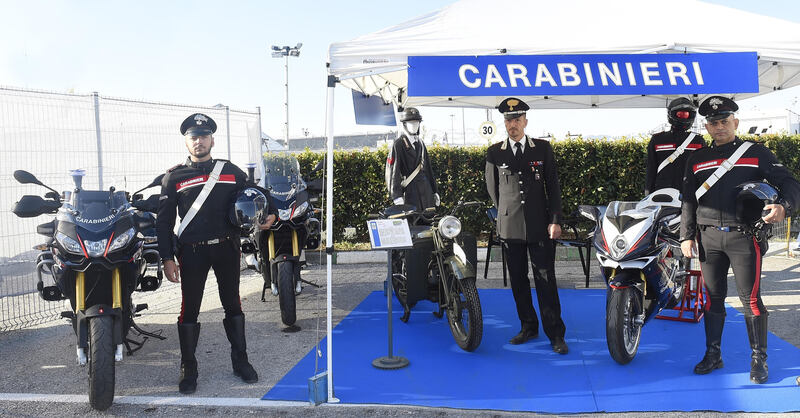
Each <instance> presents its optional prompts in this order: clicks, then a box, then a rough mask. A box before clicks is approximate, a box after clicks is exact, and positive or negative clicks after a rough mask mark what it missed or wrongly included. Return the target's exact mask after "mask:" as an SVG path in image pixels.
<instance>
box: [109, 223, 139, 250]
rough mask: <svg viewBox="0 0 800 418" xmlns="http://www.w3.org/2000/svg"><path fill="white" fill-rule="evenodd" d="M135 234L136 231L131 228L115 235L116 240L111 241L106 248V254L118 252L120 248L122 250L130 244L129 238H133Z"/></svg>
mask: <svg viewBox="0 0 800 418" xmlns="http://www.w3.org/2000/svg"><path fill="white" fill-rule="evenodd" d="M135 234H136V231H135V230H134V229H133V228H128V230H127V231H125V232H123V233H121V234H119V235H117V236H116V238H114V240H113V241H111V246H110V247H108V252H110V253H111V252H114V251H116V250H119V249H120V248H124V247H125V246H126V245H128V243H129V242H131V238H133V236H134V235H135Z"/></svg>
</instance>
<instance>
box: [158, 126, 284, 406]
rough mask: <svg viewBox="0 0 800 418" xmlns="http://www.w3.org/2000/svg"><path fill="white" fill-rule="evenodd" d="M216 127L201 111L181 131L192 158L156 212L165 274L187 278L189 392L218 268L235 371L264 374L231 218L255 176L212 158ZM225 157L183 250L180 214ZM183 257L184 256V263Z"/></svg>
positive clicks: (185, 372)
mask: <svg viewBox="0 0 800 418" xmlns="http://www.w3.org/2000/svg"><path fill="white" fill-rule="evenodd" d="M216 129H217V124H216V123H215V122H214V120H213V119H211V118H210V117H209V116H207V115H204V114H202V113H195V114H193V115H191V116H189V117H188V118H186V120H184V121H183V123H182V124H181V128H180V131H181V135H183V136H184V140H185V143H186V148H187V149H188V151H189V158H188V159H187V160H186V162H185V163H184V164H182V165H178V166H175V167H173V168H171V169H169V170H168V171H167V174H166V175H165V176H164V180H163V181H162V184H161V200H160V203H159V208H158V217H157V218H156V219H157V220H156V230H157V233H158V251H159V254H160V255H161V259H162V260H163V262H164V274H165V275H166V277H167V279H168V280H169V281H171V282H174V283H180V284H181V295H182V302H181V312H180V316H179V317H178V337H179V339H180V345H181V374H180V382H179V384H178V389H179V390H180V392H181V393H184V394H188V393H193V392H194V391H195V390H196V388H197V374H198V373H197V359H196V357H195V349H196V348H197V340H198V337H199V335H200V323H198V322H197V317H198V314H199V313H200V304H201V302H202V300H203V291H204V289H205V283H206V278H207V276H208V271H209V269H211V268H213V269H214V275H215V276H216V278H217V285H218V288H219V297H220V301H221V302H222V307H223V309H224V311H225V319H224V320H223V321H222V322H223V325H224V327H225V333H226V335H227V337H228V340H229V341H230V343H231V362H232V365H233V372H234V374H235V375H236V376H239V377H241V379H242V380H244V381H245V382H247V383H255V382H257V381H258V374H257V373H256V371H255V369H253V366H252V365H251V364H250V362H249V361H248V359H247V343H246V340H245V332H244V328H245V327H244V314H243V313H242V307H241V302H240V300H239V263H240V261H239V259H240V254H241V253H240V247H239V245H240V243H239V236H240V234H241V230H240V229H239V227H238V226H234V225H233V224H231V222H230V221H229V216H228V215H229V210H230V209H231V207H232V205H233V203H234V200H235V198H236V195H237V193H238V192H239V191H240V190H241V189H243V188H244V187H245V182H246V178H247V176H246V175H245V173H244V172H242V170H240V169H239V168H238V167H236V165H234V164H233V163H231V162H229V161H226V160H217V159H213V158H211V154H210V153H211V148H212V147H213V146H214V136H213V133H214V132H215V131H216ZM218 162H223V163H224V165H223V166H222V170H221V172H219V173H218V177H217V181H216V184H214V185H213V187H212V188H211V191H210V194H209V195H208V196H207V198H206V199H205V200H204V201H203V202H202V205H201V206H200V208H199V210H197V212H196V214H195V216H194V217H193V218H192V219H191V221H190V222H189V223H188V224H186V225H185V227H184V229H183V230H182V232H181V233H179V238H177V248H175V247H174V245H173V242H175V237H176V235H175V234H174V233H173V229H174V227H175V215H176V214H178V215H180V217H181V219H182V220H183V219H184V217H186V216H187V212H189V211H190V208H191V207H192V206H193V203H195V200H196V199H197V198H198V195H200V194H201V190H203V189H204V187H205V184H206V182H208V181H209V180H210V179H211V178H213V177H214V176H215V174H214V172H213V171H214V169H215V167H216V165H217V163H218ZM274 220H275V216H274V214H270V215H269V216H268V217H267V219H266V222H265V223H264V224H262V225H259V227H260V228H261V229H267V228H269V226H270V225H271V224H272V222H274ZM175 257H177V258H178V265H176V263H175ZM179 266H180V267H179ZM179 268H180V273H179V271H178V270H179ZM181 277H182V278H183V280H181Z"/></svg>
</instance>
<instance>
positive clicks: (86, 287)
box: [12, 170, 165, 410]
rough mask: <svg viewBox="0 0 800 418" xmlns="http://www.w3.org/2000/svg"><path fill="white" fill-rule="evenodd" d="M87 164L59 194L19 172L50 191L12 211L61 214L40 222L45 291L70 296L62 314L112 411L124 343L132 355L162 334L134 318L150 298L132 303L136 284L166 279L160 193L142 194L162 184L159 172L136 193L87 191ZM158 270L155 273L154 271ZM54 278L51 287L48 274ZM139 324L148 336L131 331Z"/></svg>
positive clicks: (148, 287)
mask: <svg viewBox="0 0 800 418" xmlns="http://www.w3.org/2000/svg"><path fill="white" fill-rule="evenodd" d="M84 174H85V172H84V171H83V170H74V171H73V172H72V177H73V183H74V188H73V189H72V190H71V191H65V192H63V193H61V194H60V193H58V192H57V191H56V190H55V189H53V188H51V187H49V186H47V185H45V184H43V183H42V182H41V181H39V180H38V179H37V178H36V177H35V176H34V175H33V174H31V173H28V172H27V171H23V170H17V171H15V172H14V178H15V179H16V180H17V181H18V182H20V183H23V184H37V185H40V186H43V187H45V188H47V189H48V190H50V191H49V192H47V194H46V195H45V199H43V198H42V197H40V196H36V195H26V196H22V198H21V199H20V200H19V201H18V202H17V203H15V204H14V207H13V209H12V212H13V213H14V214H15V215H17V216H19V217H23V218H28V217H35V216H39V215H43V214H55V215H56V216H55V219H53V220H51V221H50V222H46V223H44V224H41V225H39V226H38V227H37V229H36V230H37V232H38V233H39V234H41V235H44V236H45V237H47V241H46V242H45V243H44V244H42V245H40V246H37V247H35V248H36V249H39V250H40V251H41V253H39V255H38V256H37V259H36V272H37V276H38V282H37V286H36V287H37V290H38V292H39V295H40V296H41V297H42V298H43V299H44V300H48V301H61V300H64V299H69V302H70V306H71V307H72V310H71V311H66V312H62V314H61V316H62V317H64V318H67V319H69V320H70V322H71V323H72V327H73V330H74V332H75V336H76V337H77V349H76V354H77V362H78V364H79V365H81V366H87V367H86V368H87V371H88V378H89V403H90V404H91V406H92V407H93V408H95V409H97V410H105V409H107V408H108V407H109V406H111V403H112V401H113V399H114V385H115V364H114V363H115V362H118V361H121V360H122V358H123V346H125V347H126V348H127V354H128V355H132V354H133V353H134V352H135V351H136V350H138V349H139V348H141V347H142V345H143V344H144V342H145V341H146V340H147V338H148V337H154V338H158V339H162V340H163V339H164V338H165V337H163V336H161V335H160V332H159V333H151V332H147V331H144V330H142V329H141V328H139V327H138V326H137V325H136V323H135V322H134V317H136V316H139V315H138V312H140V311H142V310H144V309H147V304H138V305H134V304H133V298H132V294H133V292H134V291H153V290H156V289H158V287H159V286H160V285H161V277H162V272H161V270H160V258H159V255H158V249H157V242H156V234H155V216H154V215H153V213H155V212H156V211H157V209H158V195H153V196H150V197H149V198H147V199H142V195H141V194H139V192H141V191H142V190H145V189H147V188H149V187H153V186H156V185H159V184H160V183H161V178H160V177H159V178H156V180H154V181H153V182H152V183H151V184H150V185H148V186H147V187H145V188H143V189H142V190H139V192H136V193H134V194H133V195H132V196H131V195H129V194H128V193H127V192H125V191H121V190H117V189H115V188H114V187H113V186H112V187H109V188H108V189H107V190H86V189H84V188H83V187H82V186H81V184H82V178H83V176H84ZM153 269H155V270H156V275H155V276H153V275H152V274H150V275H148V272H152V270H153ZM48 275H49V276H50V277H51V278H52V280H50V279H48V282H49V281H52V282H53V283H52V284H50V283H48V285H47V286H45V283H44V278H45V276H48ZM131 328H133V329H134V330H135V331H136V333H137V334H138V335H143V336H144V339H143V340H142V341H136V340H133V339H132V338H130V337H129V336H128V334H129V331H130V330H131Z"/></svg>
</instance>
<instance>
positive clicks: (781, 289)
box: [0, 255, 800, 417]
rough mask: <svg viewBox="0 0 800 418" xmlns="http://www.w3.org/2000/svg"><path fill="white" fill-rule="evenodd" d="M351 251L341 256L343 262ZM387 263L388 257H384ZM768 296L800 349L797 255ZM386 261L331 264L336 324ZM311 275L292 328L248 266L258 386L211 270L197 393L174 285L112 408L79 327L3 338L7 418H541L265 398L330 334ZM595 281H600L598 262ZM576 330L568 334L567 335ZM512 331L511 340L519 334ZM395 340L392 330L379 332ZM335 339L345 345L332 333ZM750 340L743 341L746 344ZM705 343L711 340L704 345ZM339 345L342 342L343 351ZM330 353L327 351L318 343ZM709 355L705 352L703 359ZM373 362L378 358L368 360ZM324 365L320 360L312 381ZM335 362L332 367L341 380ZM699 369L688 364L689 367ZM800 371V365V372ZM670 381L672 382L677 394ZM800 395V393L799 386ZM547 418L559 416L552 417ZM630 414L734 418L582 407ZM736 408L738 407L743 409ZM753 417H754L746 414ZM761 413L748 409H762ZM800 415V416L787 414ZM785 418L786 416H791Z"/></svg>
mask: <svg viewBox="0 0 800 418" xmlns="http://www.w3.org/2000/svg"><path fill="white" fill-rule="evenodd" d="M342 259H343V257H339V260H342ZM378 259H380V258H378ZM479 267H480V268H479V275H478V277H479V278H478V287H479V288H500V287H503V280H502V273H501V269H500V263H499V262H492V263H491V267H490V270H489V276H488V278H487V279H484V278H483V263H482V262H481V263H480V266H479ZM556 272H557V275H558V281H559V287H561V288H582V287H583V286H584V276H583V273H582V271H581V268H580V263H579V262H577V261H558V262H557V267H556ZM763 274H764V279H763V287H762V295H763V297H764V301H765V303H766V305H767V307H768V308H769V310H770V324H769V327H770V331H771V332H773V333H774V334H776V335H777V336H778V337H780V338H782V339H784V340H786V341H788V342H789V343H791V344H792V345H794V346H796V347H798V348H800V332H798V329H797V324H800V267H799V266H798V262H797V260H795V259H792V258H787V257H785V256H782V255H773V256H769V257H766V258H765V260H764V268H763ZM385 276H386V265H385V263H358V264H337V265H334V266H333V279H332V282H333V285H332V288H331V293H332V317H333V323H334V326H335V325H336V324H337V323H338V322H339V321H340V320H341V319H342V318H344V317H345V316H346V315H347V314H348V313H349V312H350V311H351V310H352V309H353V308H355V307H356V306H357V305H358V304H359V303H360V302H361V301H362V300H363V299H364V298H365V297H366V296H367V295H368V294H369V293H370V292H373V291H376V290H381V289H382V288H383V280H384V278H385ZM303 278H304V279H305V280H308V281H309V282H311V283H314V284H316V285H319V286H320V287H319V288H316V287H314V286H311V285H305V287H304V288H303V292H302V293H301V294H300V295H299V296H298V297H297V303H298V306H297V314H298V321H297V324H298V325H299V326H300V328H301V330H300V331H298V332H284V326H283V325H282V324H281V321H280V311H279V307H278V301H277V298H276V297H273V296H271V294H270V293H269V292H267V295H266V301H264V302H262V301H261V290H262V283H263V281H262V279H261V277H260V275H258V274H257V273H255V272H252V271H247V270H246V271H244V272H243V273H242V284H241V295H242V298H241V299H242V307H243V310H244V312H245V315H246V333H247V343H248V354H249V357H250V361H251V363H252V364H253V365H254V366H255V368H256V370H257V371H258V373H259V381H258V383H255V384H245V383H243V382H242V381H241V380H240V379H239V378H237V377H235V376H234V375H233V373H232V371H231V365H230V356H229V352H230V351H229V350H230V345H229V343H228V341H227V339H226V337H225V332H224V329H223V326H222V319H223V316H224V313H223V312H222V309H221V305H220V302H219V298H218V296H217V291H216V283H215V279H214V278H213V277H209V280H208V283H207V285H206V294H205V297H204V301H203V307H202V312H201V314H200V322H201V323H202V326H201V333H200V340H199V344H198V349H197V358H198V363H199V374H200V378H199V380H198V388H197V392H196V393H194V394H192V395H189V396H184V395H181V394H180V393H178V390H177V389H178V387H177V385H178V373H179V371H178V366H179V362H180V350H179V346H178V337H177V328H176V325H175V322H176V319H177V316H178V313H179V310H180V288H179V286H178V285H176V284H172V283H169V282H166V281H165V282H164V284H163V285H162V289H160V290H159V291H158V292H155V293H151V294H146V293H137V294H135V295H134V297H135V301H134V302H135V303H147V304H148V305H149V306H150V309H148V310H146V311H144V312H143V313H142V316H141V317H140V318H137V324H138V325H139V326H141V327H142V328H143V329H145V330H147V331H151V332H153V331H155V332H161V333H162V334H163V336H165V337H167V339H166V340H156V339H152V338H151V339H149V340H148V341H146V343H145V344H144V346H143V348H142V349H141V350H139V351H138V352H136V353H135V354H134V355H132V356H127V355H126V357H125V359H124V360H123V361H122V362H120V363H118V364H117V368H116V397H115V400H114V404H113V405H112V406H111V408H110V409H109V410H107V411H105V412H97V411H94V410H92V409H91V408H90V407H89V405H88V402H87V397H86V390H87V380H86V369H85V368H83V367H80V366H77V365H76V364H75V345H74V336H73V334H72V330H71V327H69V326H67V325H66V323H65V322H64V321H57V322H52V323H48V324H44V325H40V326H38V327H35V328H28V329H23V330H15V331H10V332H7V333H3V334H0V415H2V416H17V417H27V416H31V417H33V416H37V417H38V416H44V415H47V416H78V415H80V416H106V415H112V416H116V415H124V416H148V417H150V416H247V415H258V416H303V417H334V416H365V417H373V416H375V417H378V416H380V417H405V416H411V415H415V416H431V417H434V416H435V417H443V416H448V417H449V416H459V417H461V416H467V417H469V416H497V417H506V416H509V417H510V416H536V415H537V414H534V413H519V412H514V413H508V412H502V411H493V410H461V409H450V408H424V407H411V406H390V405H344V404H335V403H328V404H322V405H319V406H312V405H310V404H309V403H307V402H271V401H261V400H259V399H260V398H261V396H263V395H264V394H265V393H266V392H267V391H269V390H270V388H272V387H273V386H274V385H275V384H276V383H277V382H278V381H279V380H280V379H281V378H282V377H283V375H284V374H286V373H287V372H288V371H289V370H290V369H291V368H292V367H294V365H295V364H296V363H297V362H298V361H299V360H300V359H301V358H302V357H303V356H305V355H306V354H307V353H308V352H309V351H310V350H311V349H312V348H313V347H314V346H315V345H316V344H317V343H318V342H319V341H320V340H321V339H322V338H323V337H324V336H325V330H326V299H325V297H326V287H325V282H326V269H325V266H324V265H322V266H320V265H311V266H309V268H308V270H306V271H305V272H304V273H303ZM591 284H592V287H601V286H602V279H601V278H600V276H599V271H598V269H597V267H596V262H595V264H594V269H593V271H592V278H591ZM735 292H736V290H735V285H734V284H733V281H732V279H729V297H728V299H727V302H728V303H729V304H731V305H732V306H734V307H737V308H739V307H740V304H739V300H738V298H737V297H736V296H735ZM568 332H569V331H568ZM509 337H510V336H509ZM376 338H385V335H380V336H376ZM334 343H335V340H334ZM744 343H745V342H743V344H744ZM698 344H702V343H701V342H698ZM334 348H335V346H334ZM319 349H320V350H322V351H324V350H325V349H326V348H325V347H324V346H320V347H319ZM698 360H699V359H698ZM364 361H371V359H364ZM324 369H325V364H319V366H318V368H317V369H314V370H309V371H308V375H309V376H312V375H314V374H315V373H316V372H317V371H321V370H324ZM335 372H336V368H335V365H334V382H335ZM688 372H690V371H687V373H688ZM798 374H800V372H798ZM668 390H669V388H665V391H667V392H668ZM798 391H799V392H800V388H798ZM544 415H549V414H544ZM611 415H613V416H615V417H627V416H637V417H641V416H645V417H662V416H668V417H670V416H675V417H677V416H680V417H687V416H689V417H716V416H722V415H725V416H728V415H731V414H721V413H717V412H692V413H685V412H668V413H664V412H656V411H654V412H650V413H642V412H636V413H624V414H603V413H597V414H579V415H573V416H592V417H604V416H611ZM734 415H735V414H734ZM739 415H742V416H743V415H745V414H739ZM752 415H753V414H747V416H752ZM788 415H789V416H798V417H800V414H788ZM782 416H787V414H783V415H782Z"/></svg>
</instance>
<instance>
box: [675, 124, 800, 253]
mask: <svg viewBox="0 0 800 418" xmlns="http://www.w3.org/2000/svg"><path fill="white" fill-rule="evenodd" d="M743 143H744V142H743V141H742V140H741V139H740V138H739V137H736V138H735V139H734V140H733V141H732V142H729V143H727V144H725V145H720V146H715V145H714V144H712V145H711V146H710V147H708V148H702V149H699V150H697V151H695V152H694V153H693V154H692V155H691V156H690V157H689V159H688V160H687V164H686V173H685V178H684V183H683V197H682V201H683V204H682V209H681V241H683V240H689V239H691V240H693V239H695V237H696V235H697V226H698V225H712V226H720V227H725V226H728V227H741V226H744V225H742V224H741V223H740V222H738V221H737V219H736V195H737V193H738V191H737V188H736V187H737V186H738V185H740V184H742V183H746V182H748V181H764V180H767V181H768V182H769V183H770V184H772V185H773V186H775V187H776V188H777V189H778V190H779V191H780V194H781V197H782V199H784V200H785V201H786V203H788V206H789V208H797V205H798V204H800V183H798V182H797V180H795V179H794V178H793V177H792V175H791V173H789V170H787V169H786V167H784V166H783V164H781V163H779V162H778V159H777V158H775V155H774V154H773V153H772V152H771V151H770V150H768V149H767V148H766V147H765V146H763V145H761V144H758V143H756V144H753V145H752V146H751V147H750V149H748V150H747V151H746V152H745V153H744V155H742V156H741V158H739V160H738V161H736V164H735V166H734V167H733V168H732V169H731V170H730V171H728V173H727V174H725V175H724V176H722V178H720V179H719V181H717V183H716V184H714V185H713V186H712V187H711V188H710V189H709V190H708V191H707V192H706V193H705V194H704V195H703V196H701V197H700V201H699V202H698V201H697V199H696V198H695V192H696V191H697V189H698V187H700V186H701V185H702V184H703V183H704V182H705V181H706V180H707V179H708V178H709V176H711V174H712V173H713V172H714V171H715V170H716V169H717V168H718V167H719V166H720V164H722V162H723V161H725V160H727V159H728V158H729V157H730V156H731V155H732V154H733V153H734V151H736V149H737V148H738V147H739V146H740V145H741V144H743ZM792 210H793V209H792ZM786 216H789V213H788V212H787V213H786Z"/></svg>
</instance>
